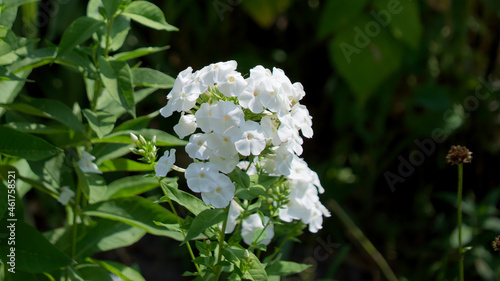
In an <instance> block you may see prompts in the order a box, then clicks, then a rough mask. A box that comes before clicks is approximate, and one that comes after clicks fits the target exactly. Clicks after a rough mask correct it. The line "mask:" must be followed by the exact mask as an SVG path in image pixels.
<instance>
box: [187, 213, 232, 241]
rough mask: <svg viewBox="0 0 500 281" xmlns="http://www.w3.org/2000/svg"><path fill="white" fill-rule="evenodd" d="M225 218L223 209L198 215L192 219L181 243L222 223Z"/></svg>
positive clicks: (225, 214)
mask: <svg viewBox="0 0 500 281" xmlns="http://www.w3.org/2000/svg"><path fill="white" fill-rule="evenodd" d="M226 218H227V212H226V211H225V210H224V209H208V210H205V211H203V212H201V213H199V214H198V215H197V216H196V217H195V218H194V219H193V222H192V223H191V226H190V227H189V230H188V232H187V234H186V238H185V239H184V242H183V243H185V242H187V241H189V240H191V239H193V238H195V237H196V236H198V235H200V234H201V233H202V232H203V231H205V230H207V229H208V228H209V227H211V226H213V225H215V224H218V223H220V222H222V221H224V220H225V219H226Z"/></svg>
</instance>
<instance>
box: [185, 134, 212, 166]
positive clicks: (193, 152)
mask: <svg viewBox="0 0 500 281" xmlns="http://www.w3.org/2000/svg"><path fill="white" fill-rule="evenodd" d="M209 137H210V134H201V133H199V134H193V135H191V136H190V137H189V142H188V144H187V145H186V148H185V149H186V152H187V153H188V155H189V157H191V158H192V159H200V160H207V159H208V158H209V157H210V155H212V151H211V150H210V149H209V148H208V145H207V140H208V138H209Z"/></svg>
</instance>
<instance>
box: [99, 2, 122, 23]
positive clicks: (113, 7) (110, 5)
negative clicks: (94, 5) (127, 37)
mask: <svg viewBox="0 0 500 281" xmlns="http://www.w3.org/2000/svg"><path fill="white" fill-rule="evenodd" d="M120 3H121V0H102V5H103V6H104V9H105V10H106V15H107V16H108V19H110V18H111V17H113V15H114V14H115V13H116V11H117V10H118V7H120Z"/></svg>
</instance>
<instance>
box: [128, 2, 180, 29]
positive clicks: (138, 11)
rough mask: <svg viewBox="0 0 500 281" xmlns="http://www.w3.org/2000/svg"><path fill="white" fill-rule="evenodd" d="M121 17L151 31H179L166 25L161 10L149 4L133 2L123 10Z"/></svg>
mask: <svg viewBox="0 0 500 281" xmlns="http://www.w3.org/2000/svg"><path fill="white" fill-rule="evenodd" d="M123 15H125V16H127V17H129V18H131V19H132V20H134V21H136V22H138V23H140V24H142V25H145V26H147V27H150V28H153V29H157V30H166V31H177V30H179V29H178V28H177V27H175V26H173V25H170V24H168V23H167V21H166V20H165V16H164V15H163V12H162V10H161V9H160V8H158V7H157V6H156V5H155V4H153V3H151V2H147V1H134V2H132V3H130V4H129V5H128V6H127V8H125V10H124V11H123Z"/></svg>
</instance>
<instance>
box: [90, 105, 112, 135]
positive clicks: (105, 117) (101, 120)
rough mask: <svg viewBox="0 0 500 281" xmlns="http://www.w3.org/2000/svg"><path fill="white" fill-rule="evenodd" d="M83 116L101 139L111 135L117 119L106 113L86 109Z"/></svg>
mask: <svg viewBox="0 0 500 281" xmlns="http://www.w3.org/2000/svg"><path fill="white" fill-rule="evenodd" d="M83 115H84V116H85V118H87V121H89V125H90V128H92V130H93V131H94V132H95V133H96V134H97V136H98V137H99V138H100V139H102V138H103V137H104V136H105V135H107V134H109V133H110V132H111V131H112V130H113V127H114V126H115V122H116V117H115V116H114V115H112V114H110V113H108V112H106V111H97V112H94V111H91V110H90V109H84V110H83Z"/></svg>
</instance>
